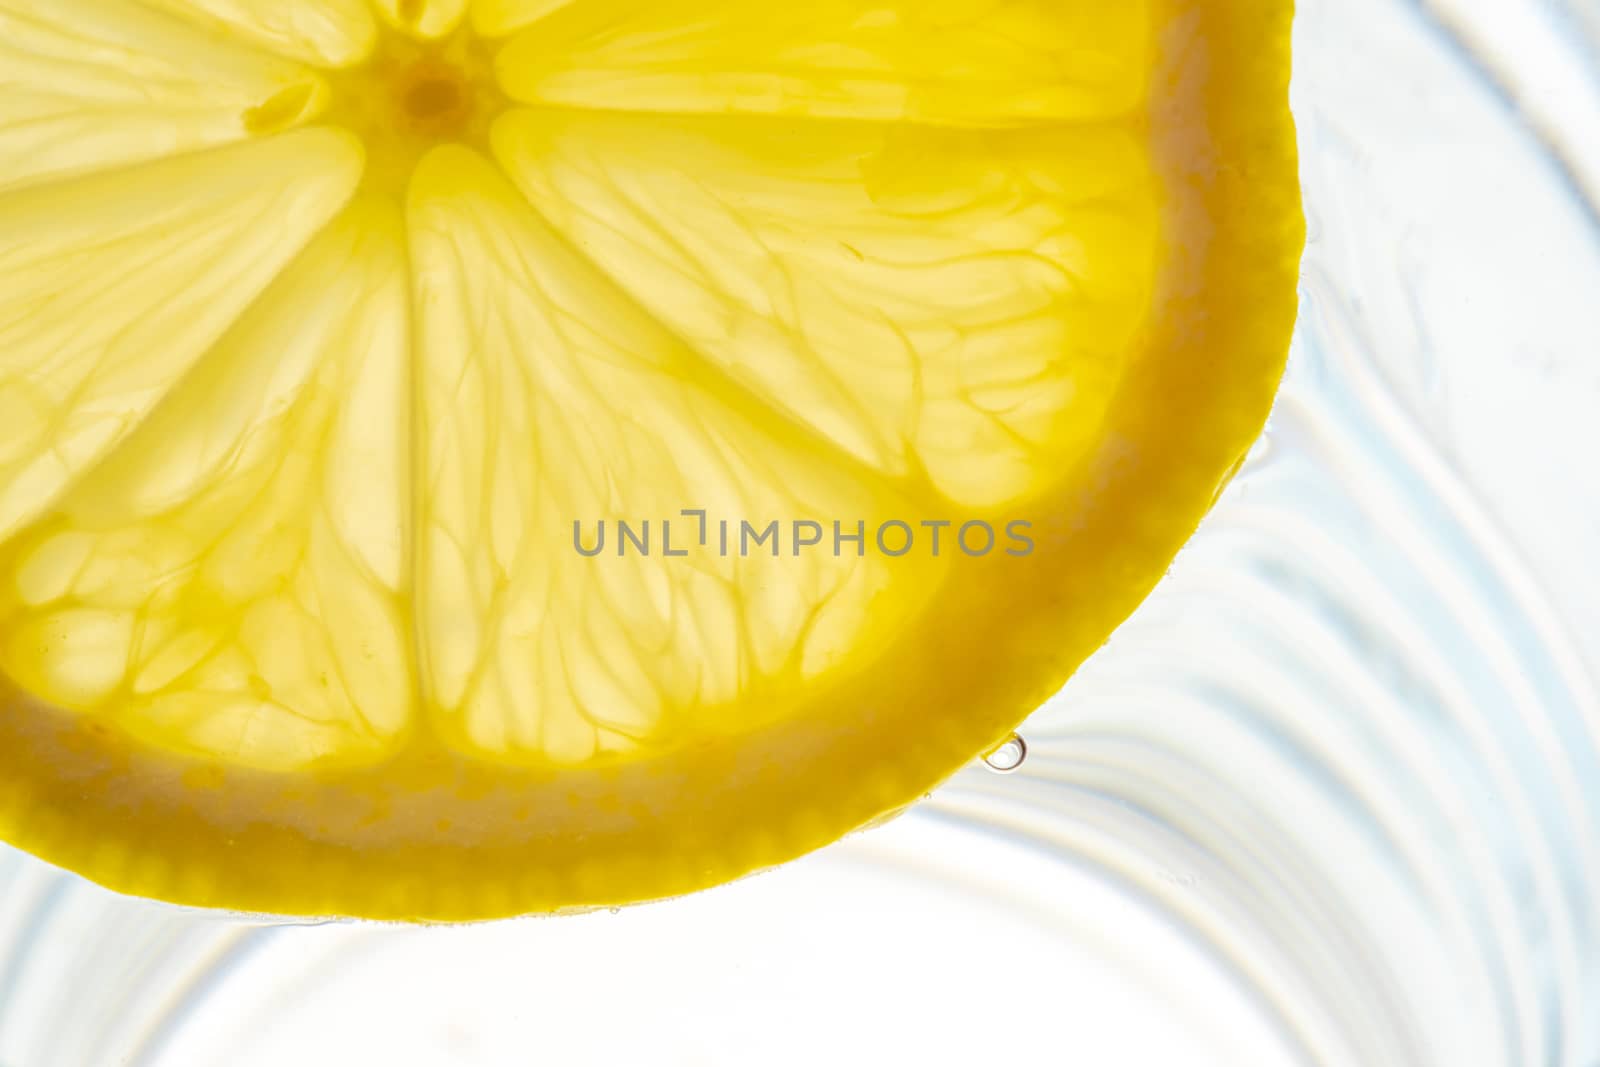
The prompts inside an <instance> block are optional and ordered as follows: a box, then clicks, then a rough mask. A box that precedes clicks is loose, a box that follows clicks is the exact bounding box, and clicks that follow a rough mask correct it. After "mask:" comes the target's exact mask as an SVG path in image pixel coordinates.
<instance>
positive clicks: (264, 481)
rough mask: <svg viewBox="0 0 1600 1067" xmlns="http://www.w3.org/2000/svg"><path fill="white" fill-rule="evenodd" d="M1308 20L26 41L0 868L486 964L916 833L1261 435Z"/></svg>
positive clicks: (807, 15)
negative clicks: (423, 922)
mask: <svg viewBox="0 0 1600 1067" xmlns="http://www.w3.org/2000/svg"><path fill="white" fill-rule="evenodd" d="M1290 17H1291V12H1290V5H1289V4H1288V3H1273V4H1262V3H1256V2H1251V3H1246V2H1244V0H1129V2H1126V3H1117V4H1106V3H1103V2H1101V0H998V2H996V0H982V2H980V0H874V2H872V3H866V2H863V0H805V2H802V3H797V4H789V5H778V6H777V7H774V6H773V5H771V4H766V3H757V2H755V0H658V2H654V3H649V4H640V3H635V2H632V0H629V2H622V0H370V2H369V0H270V2H269V0H142V2H136V0H77V2H75V3H73V4H70V5H66V4H61V3H60V2H59V0H0V80H3V82H4V84H5V85H6V87H7V88H6V93H5V94H4V96H3V97H0V675H3V682H0V838H4V839H5V840H7V841H10V842H11V843H13V844H15V845H17V846H19V847H22V848H24V849H28V850H30V851H33V852H35V853H37V854H38V855H40V856H42V857H44V858H46V859H48V860H50V861H52V862H54V863H57V864H61V865H63V866H66V867H68V868H71V869H73V870H76V871H78V872H81V873H82V874H84V875H86V876H88V877H90V878H93V879H95V880H97V881H100V882H102V883H104V884H106V885H108V886H111V887H113V888H115V889H118V890H122V891H126V892H130V893H136V894H140V895H145V896H150V897H157V898H161V899H166V900H172V901H178V902H183V903H188V904H196V905H203V906H213V907H225V908H232V909H238V910H245V911H251V912H274V913H286V914H301V915H354V916H369V917H382V918H406V919H432V920H451V919H478V918H487V917H493V916H502V915H511V914H519V913H528V912H548V911H557V910H562V909H570V908H583V907H593V906H599V905H612V904H620V903H627V902H632V901H639V900H646V899H653V898H659V897H664V896H669V895H673V894H679V893H685V892H689V891H692V890H696V889H699V888H702V887H705V886H708V885H712V884H716V883H719V882H723V881H726V880H728V879H731V878H734V877H737V876H739V875H741V874H744V873H746V872H749V871H752V870H756V869H759V868H763V867H767V866H771V865H773V864H777V863H780V862H783V861H785V860H787V859H790V858H792V857H794V856H797V855H799V854H801V853H804V852H806V851H808V850H811V849H814V848H816V847H819V846H821V845H823V844H825V843H827V842H829V841H832V840H834V839H835V838H837V837H839V836H840V835H841V834H843V833H845V832H847V831H849V830H851V829H853V828H856V827H859V826H862V825H865V824H867V823H869V822H871V821H873V820H875V819H878V818H881V817H883V816H884V815H886V814H888V813H891V812H894V811H896V810H899V809H901V808H903V807H904V806H906V805H907V804H909V803H911V802H912V801H914V800H915V799H916V798H917V797H919V796H921V795H922V794H923V793H924V792H926V791H927V790H928V789H929V788H931V787H932V786H933V785H934V784H936V783H937V782H939V781H940V780H942V779H943V778H944V777H946V776H947V775H949V774H950V773H952V772H953V771H954V770H955V769H957V768H958V767H960V766H962V765H964V764H965V763H967V762H969V761H971V760H972V759H973V758H975V757H976V756H977V755H978V754H980V753H981V752H983V751H985V750H987V749H988V748H989V747H991V746H992V745H994V744H995V743H997V742H998V741H999V740H1000V739H1001V738H1003V737H1005V736H1006V735H1007V733H1008V732H1009V731H1010V730H1011V729H1012V728H1013V727H1015V726H1016V725H1017V723H1018V722H1019V721H1020V720H1021V719H1022V718H1023V717H1024V716H1026V715H1027V714H1028V712H1029V711H1030V710H1031V709H1033V708H1034V707H1036V706H1037V705H1038V704H1039V703H1040V702H1041V701H1042V700H1043V699H1044V698H1045V697H1047V696H1048V695H1049V694H1050V693H1051V692H1052V691H1054V690H1055V689H1056V688H1058V687H1059V686H1060V685H1061V683H1062V682H1063V681H1064V680H1065V679H1066V677H1067V676H1068V675H1069V674H1070V673H1071V672H1072V670H1073V669H1074V668H1075V667H1076V666H1077V665H1078V664H1079V663H1080V662H1081V661H1082V660H1083V659H1084V658H1085V657H1086V656H1087V655H1089V654H1090V653H1091V652H1092V651H1093V650H1094V649H1095V648H1096V647H1097V646H1098V645H1099V644H1100V643H1101V642H1103V641H1104V640H1105V638H1106V636H1107V635H1108V634H1109V633H1110V632H1111V630H1112V629H1113V628H1114V627H1115V626H1116V625H1117V624H1118V623H1119V622H1120V621H1121V620H1122V619H1123V618H1124V617H1126V615H1127V614H1128V613H1129V612H1130V611H1131V610H1132V609H1133V608H1134V606H1135V605H1137V603H1138V602H1139V601H1140V599H1141V598H1142V597H1143V596H1144V595H1145V594H1146V593H1147V592H1148V591H1149V590H1150V588H1151V587H1152V585H1153V584H1154V583H1155V581H1156V580H1157V579H1158V578H1159V577H1160V575H1161V574H1162V573H1163V571H1164V568H1165V567H1166V565H1167V564H1168V562H1169V561H1170V560H1171V558H1172V556H1173V554H1174V553H1175V552H1176V551H1177V549H1178V548H1179V546H1180V545H1181V544H1182V543H1183V541H1184V540H1185V538H1186V537H1187V536H1188V535H1189V534H1190V533H1191V532H1192V531H1193V529H1194V528H1195V526H1196V524H1197V523H1198V522H1199V520H1200V518H1201V516H1202V515H1203V514H1204V512H1205V511H1206V509H1207V508H1208V506H1209V505H1210V503H1211V501H1212V500H1213V499H1214V496H1215V493H1216V492H1217V490H1218V488H1219V486H1220V485H1221V484H1222V483H1223V482H1224V481H1225V480H1226V479H1227V477H1228V475H1229V473H1230V472H1231V471H1232V470H1233V469H1234V467H1235V465H1236V464H1237V463H1238V461H1239V459H1240V457H1241V456H1242V455H1243V453H1244V452H1245V450H1246V449H1247V448H1248V447H1249V445H1250V444H1251V442H1252V441H1253V439H1254V438H1255V436H1256V434H1257V433H1258V432H1259V430H1260V428H1261V425H1262V423H1263V420H1264V418H1265V415H1266V412H1267V408H1268V406H1269V404H1270V402H1271V399H1272V396H1273V393H1274V390H1275V388H1276V385H1277V381H1278V378H1279V375H1280V373H1281V370H1282V367H1283V362H1284V358H1285V352H1286V349H1287V344H1288V336H1289V331H1290V329H1291V327H1292V324H1293V319H1294V314H1295V282H1296V271H1297V266H1298V257H1299V252H1300V247H1301V244H1302V241H1303V223H1302V219H1301V215H1300V206H1299V196H1298V187H1297V184H1296V174H1295V166H1296V164H1295V150H1294V139H1293V130H1292V126H1291V123H1290V119H1289V115H1288V110H1287V103H1286V95H1287V80H1288V68H1289V63H1288V35H1289V23H1290Z"/></svg>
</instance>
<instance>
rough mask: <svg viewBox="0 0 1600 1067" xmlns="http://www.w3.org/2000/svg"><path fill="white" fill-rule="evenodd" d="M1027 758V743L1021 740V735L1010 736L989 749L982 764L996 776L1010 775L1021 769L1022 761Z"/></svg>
mask: <svg viewBox="0 0 1600 1067" xmlns="http://www.w3.org/2000/svg"><path fill="white" fill-rule="evenodd" d="M1027 758H1028V743H1027V742H1026V741H1024V740H1023V739H1022V735H1021V734H1012V735H1011V736H1010V737H1008V738H1006V739H1005V740H1004V741H1002V742H1000V743H999V744H998V745H996V746H995V747H994V748H993V749H991V750H990V751H989V753H988V754H987V755H985V756H984V757H983V762H984V764H985V765H987V766H988V768H989V769H990V770H991V771H994V772H995V773H996V774H1010V773H1011V772H1012V771H1014V770H1016V769H1017V768H1018V767H1021V766H1022V762H1023V760H1025V759H1027Z"/></svg>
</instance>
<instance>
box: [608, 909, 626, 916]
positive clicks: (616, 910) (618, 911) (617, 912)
mask: <svg viewBox="0 0 1600 1067" xmlns="http://www.w3.org/2000/svg"><path fill="white" fill-rule="evenodd" d="M606 910H607V911H609V912H610V913H611V914H613V915H621V914H622V909H621V908H607V909H606Z"/></svg>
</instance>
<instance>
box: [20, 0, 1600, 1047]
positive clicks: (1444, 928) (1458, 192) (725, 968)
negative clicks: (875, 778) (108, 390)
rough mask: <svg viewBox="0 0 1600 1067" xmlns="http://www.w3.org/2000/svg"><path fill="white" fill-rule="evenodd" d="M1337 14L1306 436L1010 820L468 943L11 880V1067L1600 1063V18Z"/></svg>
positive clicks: (1546, 13) (1291, 435)
mask: <svg viewBox="0 0 1600 1067" xmlns="http://www.w3.org/2000/svg"><path fill="white" fill-rule="evenodd" d="M1300 6H1301V12H1300V16H1299V25H1298V28H1297V46H1298V57H1297V74H1296V83H1295V106H1296V110H1297V114H1298V118H1299V122H1300V130H1301V137H1302V151H1303V176H1304V180H1305V185H1306V194H1307V206H1308V214H1309V220H1310V226H1311V239H1310V246H1309V249H1308V253H1307V257H1306V262H1305V270H1304V276H1303V285H1302V296H1303V309H1302V319H1301V325H1300V329H1299V331H1298V334H1297V338H1296V342H1295V349H1294V353H1293V357H1292V360H1291V366H1290V372H1289V376H1288V379H1287V382H1286V384H1285V388H1284V391H1283V393H1282V396H1281V398H1280V401H1279V403H1278V406H1277V409H1276V411H1275V413H1274V415H1273V419H1272V423H1271V426H1270V428H1269V431H1268V434H1267V436H1266V437H1265V439H1264V440H1263V441H1262V443H1261V445H1260V446H1259V447H1258V448H1257V450H1256V452H1255V453H1254V455H1253V456H1252V459H1251V461H1250V462H1249V464H1248V465H1247V467H1246V469H1245V470H1244V471H1243V473H1242V474H1241V476H1240V477H1239V478H1238V479H1237V480H1236V481H1235V482H1234V483H1233V485H1232V486H1231V488H1230V489H1229V490H1228V491H1227V493H1226V494H1225V495H1224V496H1223V498H1222V499H1221V500H1220V501H1219V502H1218V505H1217V507H1216V509H1215V511H1214V513H1213V515H1212V517H1211V518H1210V519H1209V520H1208V522H1207V524H1206V526H1205V527H1204V529H1203V530H1202V532H1201V533H1200V535H1199V536H1198V537H1197V538H1196V539H1195V541H1194V542H1193V543H1192V544H1191V545H1190V547H1189V548H1188V549H1186V550H1185V552H1184V553H1183V554H1182V556H1181V557H1180V558H1179V560H1178V562H1177V563H1176V565H1175V566H1174V568H1173V569H1172V572H1171V574H1170V576H1169V578H1168V580H1167V581H1166V582H1165V583H1164V584H1163V585H1162V587H1161V588H1160V589H1159V590H1158V591H1157V593H1156V594H1155V595H1154V596H1153V597H1152V598H1151V600H1150V601H1149V602H1148V603H1147V604H1146V605H1145V607H1144V608H1143V609H1141V611H1140V612H1139V613H1138V614H1137V615H1136V616H1135V617H1134V619H1133V620H1132V621H1130V622H1129V623H1128V624H1127V625H1126V626H1125V627H1124V628H1123V629H1122V630H1121V631H1119V632H1118V633H1117V635H1116V636H1115V637H1114V639H1113V640H1112V642H1111V643H1110V644H1109V645H1108V647H1107V648H1106V649H1105V650H1104V651H1103V653H1102V654H1100V655H1099V656H1097V657H1096V658H1095V659H1094V660H1093V661H1092V662H1091V663H1090V665H1089V666H1088V667H1087V668H1085V669H1084V670H1083V671H1082V672H1081V673H1080V674H1079V676H1078V677H1076V678H1075V679H1074V680H1073V681H1072V682H1071V684H1070V685H1068V687H1067V688H1066V689H1065V690H1064V691H1063V692H1062V693H1061V694H1060V695H1059V696H1058V697H1057V698H1056V699H1055V700H1053V701H1052V702H1051V703H1050V704H1049V705H1048V706H1046V707H1045V708H1043V709H1041V710H1040V711H1039V713H1038V714H1037V715H1036V716H1035V717H1034V718H1033V719H1032V720H1030V722H1029V723H1028V725H1027V727H1026V728H1025V730H1024V731H1023V733H1024V736H1025V737H1026V740H1027V743H1028V757H1027V760H1026V762H1025V763H1024V764H1023V765H1022V766H1021V768H1019V769H1018V770H1017V772H1016V773H1013V774H1009V775H1004V776H1002V775H996V774H993V773H991V772H989V771H988V770H986V769H985V768H983V767H982V766H981V765H980V766H977V767H974V768H973V769H972V770H970V771H968V772H966V773H964V774H962V775H961V776H959V777H958V778H957V779H956V780H955V781H953V782H951V783H950V784H949V785H948V786H947V787H945V788H943V789H941V790H940V791H939V792H938V793H937V794H936V795H934V796H933V797H932V798H930V799H929V800H927V801H926V802H925V803H923V804H922V805H920V806H919V807H917V808H916V809H914V810H913V811H912V812H910V813H909V814H907V815H905V816H903V817H902V818H900V819H899V820H897V821H895V822H893V823H891V824H889V825H887V826H883V827H880V828H878V829H875V830H872V831H869V832H866V833H863V834H859V835H857V836H855V837H853V838H851V839H849V840H847V841H845V842H843V843H841V844H840V845H838V846H835V847H833V848H831V849H828V850H825V851H824V852H822V853H820V854H818V855H815V856H812V857H810V858H808V859H806V860H803V861H801V862H798V863H795V864H793V865H790V866H788V867H785V868H782V869H780V870H778V871H774V872H771V873H768V874H765V875H762V876H758V877H756V878H752V879H749V880H746V881H744V882H742V883H739V884H736V885H732V886H728V887H725V888H722V889H718V890H714V891H711V892H707V893H704V894H701V895H698V896H695V897H691V898H688V899H685V900H681V901H675V902H669V903H665V904H657V905H651V906H647V907H642V908H636V909H629V910H627V911H623V912H619V913H615V914H612V913H606V912H601V913H597V914H594V915H587V916H578V917H571V918H562V919H544V920H522V921H517V922H511V923H499V924H492V925H486V926H478V927H468V928H439V929H420V928H393V927H381V926H370V925H360V924H329V925H321V926H305V925H282V924H272V923H264V922H260V921H254V920H248V919H242V918H238V917H228V916H216V915H210V914H201V913H193V912H187V911H183V910H179V909H175V908H170V907H166V906H162V905H157V904H151V903H147V902H141V901H134V900H126V899H122V898H118V897H115V896H113V895H111V894H108V893H106V892H104V891H102V890H99V889H97V888H95V887H93V886H90V885H88V884H85V883H83V882H81V881H79V880H77V879H74V878H72V877H70V876H68V875H64V874H62V873H60V872H57V871H53V870H51V869H49V868H47V867H45V866H44V865H42V864H40V863H38V862H37V861H34V860H32V859H29V858H27V857H23V856H20V855H17V854H15V853H9V852H0V1065H3V1067H112V1065H116V1067H212V1065H228V1067H255V1065H269V1064H270V1065H281V1064H295V1065H296V1067H333V1065H345V1064H352V1063H372V1064H385V1065H394V1067H406V1065H419V1067H420V1065H426V1067H440V1065H457V1064H459V1065H463V1067H467V1065H493V1067H501V1065H504V1067H524V1065H527V1064H532V1063H544V1062H549V1063H560V1064H601V1065H616V1064H624V1065H626V1064H644V1063H649V1064H697V1065H698V1064H723V1063H727V1064H750V1063H758V1064H789V1063H794V1064H811V1063H817V1062H839V1063H871V1062H880V1063H917V1062H920V1063H966V1062H971V1063H978V1062H990V1061H993V1060H996V1059H1002V1058H1003V1059H1005V1060H1007V1061H1009V1062H1012V1063H1017V1062H1021V1063H1034V1062H1039V1063H1047V1062H1048V1063H1061V1062H1081V1063H1094V1064H1116V1065H1142V1064H1161V1065H1167V1064H1184V1065H1186V1067H1187V1065H1200V1064H1218V1065H1229V1067H1233V1065H1239V1064H1250V1065H1277V1064H1328V1065H1345V1064H1349V1065H1356V1067H1385V1065H1389V1064H1395V1065H1422V1067H1433V1065H1439V1067H1501V1065H1504V1067H1534V1065H1551V1067H1594V1065H1595V1064H1596V1063H1600V904H1597V903H1596V901H1597V900H1600V744H1597V740H1600V690H1597V688H1596V686H1595V682H1594V679H1595V678H1596V676H1597V674H1596V672H1597V671H1600V566H1597V564H1596V562H1595V559H1594V555H1593V552H1594V548H1595V546H1596V545H1597V544H1600V464H1597V463H1596V462H1595V459H1596V457H1597V456H1600V417H1597V413H1600V308H1597V305H1600V3H1596V2H1594V0H1569V2H1565V3H1563V2H1558V0H1431V2H1428V0H1423V2H1401V0H1302V3H1301V5H1300Z"/></svg>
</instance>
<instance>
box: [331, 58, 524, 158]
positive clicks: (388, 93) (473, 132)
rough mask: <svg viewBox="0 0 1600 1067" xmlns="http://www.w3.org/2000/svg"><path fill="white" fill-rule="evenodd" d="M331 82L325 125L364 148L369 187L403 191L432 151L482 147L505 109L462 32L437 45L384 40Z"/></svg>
mask: <svg viewBox="0 0 1600 1067" xmlns="http://www.w3.org/2000/svg"><path fill="white" fill-rule="evenodd" d="M331 82H332V84H331V88H332V90H333V102H332V107H331V109H330V110H331V116H330V117H331V118H332V119H333V121H335V122H337V123H339V124H341V125H343V126H345V127H346V128H348V129H349V130H351V132H353V133H355V134H356V135H357V136H358V137H360V138H361V141H362V143H363V144H364V145H365V146H366V149H367V154H368V166H367V175H368V182H369V184H377V185H390V186H403V185H404V183H405V182H406V180H407V179H408V178H409V177H410V175H411V172H412V171H413V170H414V169H415V168H416V165H417V163H418V162H419V161H420V160H421V158H422V156H423V155H424V154H426V153H427V152H428V150H429V149H432V148H434V147H436V146H438V145H443V144H467V145H474V146H477V147H480V148H481V147H484V146H486V144H487V142H488V136H489V127H490V125H491V124H492V123H493V121H494V119H495V117H496V116H497V115H499V114H500V113H501V112H502V111H503V110H505V108H506V105H507V100H506V98H505V96H504V94H503V93H502V92H501V91H500V89H499V87H498V86H497V85H496V84H495V80H494V71H493V66H492V59H491V56H490V52H489V49H488V47H487V45H486V44H485V42H483V41H482V40H481V39H480V38H478V37H477V36H476V35H475V34H473V33H471V32H470V31H465V30H464V31H461V32H459V33H457V34H455V35H453V36H451V37H448V38H445V39H443V40H440V41H418V40H416V39H414V38H411V37H406V36H403V35H401V34H398V33H392V34H386V35H385V36H384V38H383V40H382V41H381V42H380V43H379V45H378V48H377V50H376V52H375V53H374V55H373V57H372V59H371V60H370V61H368V62H367V63H365V64H363V65H362V66H361V67H359V68H357V69H355V70H351V71H348V72H343V73H340V74H338V75H335V76H334V77H333V78H332V79H331Z"/></svg>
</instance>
